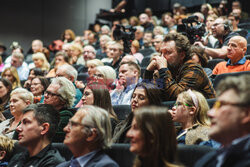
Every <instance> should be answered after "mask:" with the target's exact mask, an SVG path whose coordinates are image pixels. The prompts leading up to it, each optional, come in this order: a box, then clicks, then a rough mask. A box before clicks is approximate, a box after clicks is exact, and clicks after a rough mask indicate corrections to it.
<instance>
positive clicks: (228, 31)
mask: <svg viewBox="0 0 250 167" xmlns="http://www.w3.org/2000/svg"><path fill="white" fill-rule="evenodd" d="M232 30H233V26H232V23H231V21H230V20H227V19H223V18H222V17H219V18H217V19H216V20H215V21H214V23H213V25H212V32H213V36H214V37H215V38H217V39H218V41H219V48H208V47H205V46H204V45H203V44H202V43H201V42H195V43H194V45H197V46H200V47H202V48H204V52H205V53H206V54H207V55H208V56H211V57H212V58H221V59H225V58H226V55H227V44H228V41H229V39H230V38H232V37H233V36H237V35H239V34H238V33H235V32H232Z"/></svg>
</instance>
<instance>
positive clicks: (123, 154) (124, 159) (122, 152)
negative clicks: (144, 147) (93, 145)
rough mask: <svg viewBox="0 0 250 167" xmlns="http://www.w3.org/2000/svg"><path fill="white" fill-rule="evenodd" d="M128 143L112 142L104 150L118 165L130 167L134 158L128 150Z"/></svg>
mask: <svg viewBox="0 0 250 167" xmlns="http://www.w3.org/2000/svg"><path fill="white" fill-rule="evenodd" d="M129 147H130V144H120V143H119V144H113V145H112V146H111V148H109V149H106V150H105V152H106V153H107V154H108V155H109V156H110V158H112V159H113V160H114V161H115V162H117V163H118V165H119V166H120V167H131V166H133V161H134V159H135V154H134V153H131V152H130V151H129Z"/></svg>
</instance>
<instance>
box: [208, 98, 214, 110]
mask: <svg viewBox="0 0 250 167" xmlns="http://www.w3.org/2000/svg"><path fill="white" fill-rule="evenodd" d="M215 102H216V98H213V99H207V103H208V105H209V107H210V108H212V107H213V105H214V103H215Z"/></svg>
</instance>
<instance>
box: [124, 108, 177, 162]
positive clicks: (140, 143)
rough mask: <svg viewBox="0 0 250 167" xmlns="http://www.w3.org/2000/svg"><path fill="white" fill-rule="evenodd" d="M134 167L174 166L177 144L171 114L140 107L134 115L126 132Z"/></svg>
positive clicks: (164, 110)
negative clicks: (133, 156) (133, 155)
mask: <svg viewBox="0 0 250 167" xmlns="http://www.w3.org/2000/svg"><path fill="white" fill-rule="evenodd" d="M127 137H128V138H130V140H131V141H130V149H129V150H130V151H131V152H133V153H135V154H136V159H135V161H134V165H133V166H135V167H151V166H152V167H153V166H155V167H156V166H160V167H170V166H171V167H175V166H177V165H174V163H175V162H176V153H177V142H176V134H175V128H174V124H173V121H172V119H171V114H170V113H169V112H168V110H167V108H165V107H155V106H150V107H143V108H140V109H138V110H137V111H136V112H135V113H134V118H133V121H132V126H131V128H130V129H129V131H128V132H127Z"/></svg>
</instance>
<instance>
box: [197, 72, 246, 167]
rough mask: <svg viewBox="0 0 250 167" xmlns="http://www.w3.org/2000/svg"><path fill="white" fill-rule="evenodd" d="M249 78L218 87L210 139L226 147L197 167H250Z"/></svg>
mask: <svg viewBox="0 0 250 167" xmlns="http://www.w3.org/2000/svg"><path fill="white" fill-rule="evenodd" d="M249 81H250V76H249V75H242V76H237V77H228V78H226V79H225V80H223V81H221V83H220V84H219V85H218V87H217V88H218V89H217V90H216V92H217V96H218V97H217V101H216V102H215V104H214V107H213V108H212V109H211V110H209V111H208V116H209V118H210V119H211V123H212V125H211V128H210V130H209V136H210V137H211V138H212V139H214V140H215V141H218V142H220V143H221V144H222V145H223V147H222V148H221V149H219V150H216V151H213V152H211V153H208V154H207V155H205V156H204V157H203V158H201V159H200V160H199V161H198V162H197V163H196V165H195V167H212V166H240V167H249V166H250V152H249V150H250V128H249V127H250V98H249V96H250V84H249Z"/></svg>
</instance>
